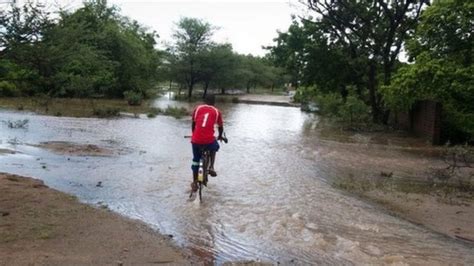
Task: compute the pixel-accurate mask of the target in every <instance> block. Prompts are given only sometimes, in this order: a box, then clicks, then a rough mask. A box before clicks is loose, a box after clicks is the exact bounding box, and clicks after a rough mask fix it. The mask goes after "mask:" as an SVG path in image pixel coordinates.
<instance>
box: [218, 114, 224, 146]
mask: <svg viewBox="0 0 474 266" xmlns="http://www.w3.org/2000/svg"><path fill="white" fill-rule="evenodd" d="M217 115H218V116H217V126H218V127H217V130H218V131H219V136H218V137H217V139H218V140H224V139H223V138H222V133H224V120H223V119H222V114H221V112H218V114H217Z"/></svg>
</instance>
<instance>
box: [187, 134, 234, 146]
mask: <svg viewBox="0 0 474 266" xmlns="http://www.w3.org/2000/svg"><path fill="white" fill-rule="evenodd" d="M191 137H192V136H184V138H185V139H190V138H191ZM219 141H224V143H226V144H227V143H228V142H229V139H228V138H227V137H226V136H225V133H224V136H223V137H222V138H221V139H220V140H219Z"/></svg>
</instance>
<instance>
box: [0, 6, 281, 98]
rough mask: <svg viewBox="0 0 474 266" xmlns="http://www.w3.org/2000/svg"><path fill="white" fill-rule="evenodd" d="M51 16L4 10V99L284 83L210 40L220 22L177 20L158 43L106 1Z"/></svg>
mask: <svg viewBox="0 0 474 266" xmlns="http://www.w3.org/2000/svg"><path fill="white" fill-rule="evenodd" d="M53 15H54V14H50V13H49V12H48V11H47V9H46V8H45V7H44V6H42V5H41V4H38V3H33V2H27V3H26V4H25V5H24V6H22V7H15V6H11V7H10V8H9V9H8V10H2V11H0V96H36V95H47V96H50V97H95V98H121V97H128V98H133V99H136V100H137V102H139V101H140V99H141V98H143V97H149V96H151V95H152V94H153V91H154V90H155V89H156V87H157V84H159V83H160V82H166V81H170V82H172V83H174V84H178V86H179V87H180V88H184V89H186V90H187V92H188V93H187V96H188V97H192V95H193V92H194V93H195V91H196V87H198V88H199V89H200V91H199V92H202V93H203V94H204V95H205V94H206V93H207V91H208V90H209V89H213V90H218V91H219V92H222V93H225V92H226V90H228V89H230V88H232V89H235V88H238V89H244V90H246V91H250V89H252V88H256V87H257V86H265V87H269V88H270V87H271V88H274V87H276V86H279V87H281V86H282V84H283V82H284V75H283V74H282V69H281V68H278V67H275V66H273V65H272V64H270V62H269V61H268V60H266V59H264V58H261V57H256V56H252V55H241V54H238V53H236V52H234V51H233V49H232V46H231V45H230V44H221V43H216V42H214V41H213V40H212V35H213V33H214V31H215V29H216V28H215V27H214V26H212V25H210V24H209V23H207V22H205V21H203V20H199V19H195V18H183V19H181V20H180V21H179V22H178V23H177V29H176V31H175V33H174V36H173V38H174V42H173V44H172V45H170V46H169V47H168V48H166V49H158V48H157V39H158V38H159V36H158V34H157V33H156V32H154V31H150V30H149V29H147V28H146V27H144V26H142V25H140V24H139V23H138V22H137V21H135V20H132V19H130V18H128V17H125V16H122V15H121V14H120V12H119V10H118V9H117V8H116V7H114V6H108V5H107V2H106V1H105V0H97V1H89V2H85V3H84V5H83V6H82V7H81V8H78V9H77V10H75V11H73V12H67V11H64V10H63V11H59V12H58V14H57V16H53Z"/></svg>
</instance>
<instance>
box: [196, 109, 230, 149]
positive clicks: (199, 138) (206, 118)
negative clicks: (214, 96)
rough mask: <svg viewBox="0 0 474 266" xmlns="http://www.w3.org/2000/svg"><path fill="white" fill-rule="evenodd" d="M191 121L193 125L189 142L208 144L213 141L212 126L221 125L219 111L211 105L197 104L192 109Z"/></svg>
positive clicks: (222, 122) (222, 123)
mask: <svg viewBox="0 0 474 266" xmlns="http://www.w3.org/2000/svg"><path fill="white" fill-rule="evenodd" d="M193 122H194V123H196V124H195V126H194V132H193V136H192V138H191V142H192V143H195V144H209V143H212V142H214V140H215V137H214V126H215V124H217V125H218V126H220V127H221V126H223V125H224V121H223V120H222V115H221V112H220V111H219V110H218V109H217V108H216V107H214V106H211V105H206V104H203V105H199V106H198V107H196V109H194V112H193Z"/></svg>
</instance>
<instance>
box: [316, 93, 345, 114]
mask: <svg viewBox="0 0 474 266" xmlns="http://www.w3.org/2000/svg"><path fill="white" fill-rule="evenodd" d="M315 102H316V104H317V105H318V108H319V112H320V113H321V114H322V115H326V116H329V117H338V116H339V115H340V111H339V109H340V108H341V106H342V105H343V101H342V97H341V96H340V95H339V94H337V93H328V94H319V95H317V96H316V97H315Z"/></svg>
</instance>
